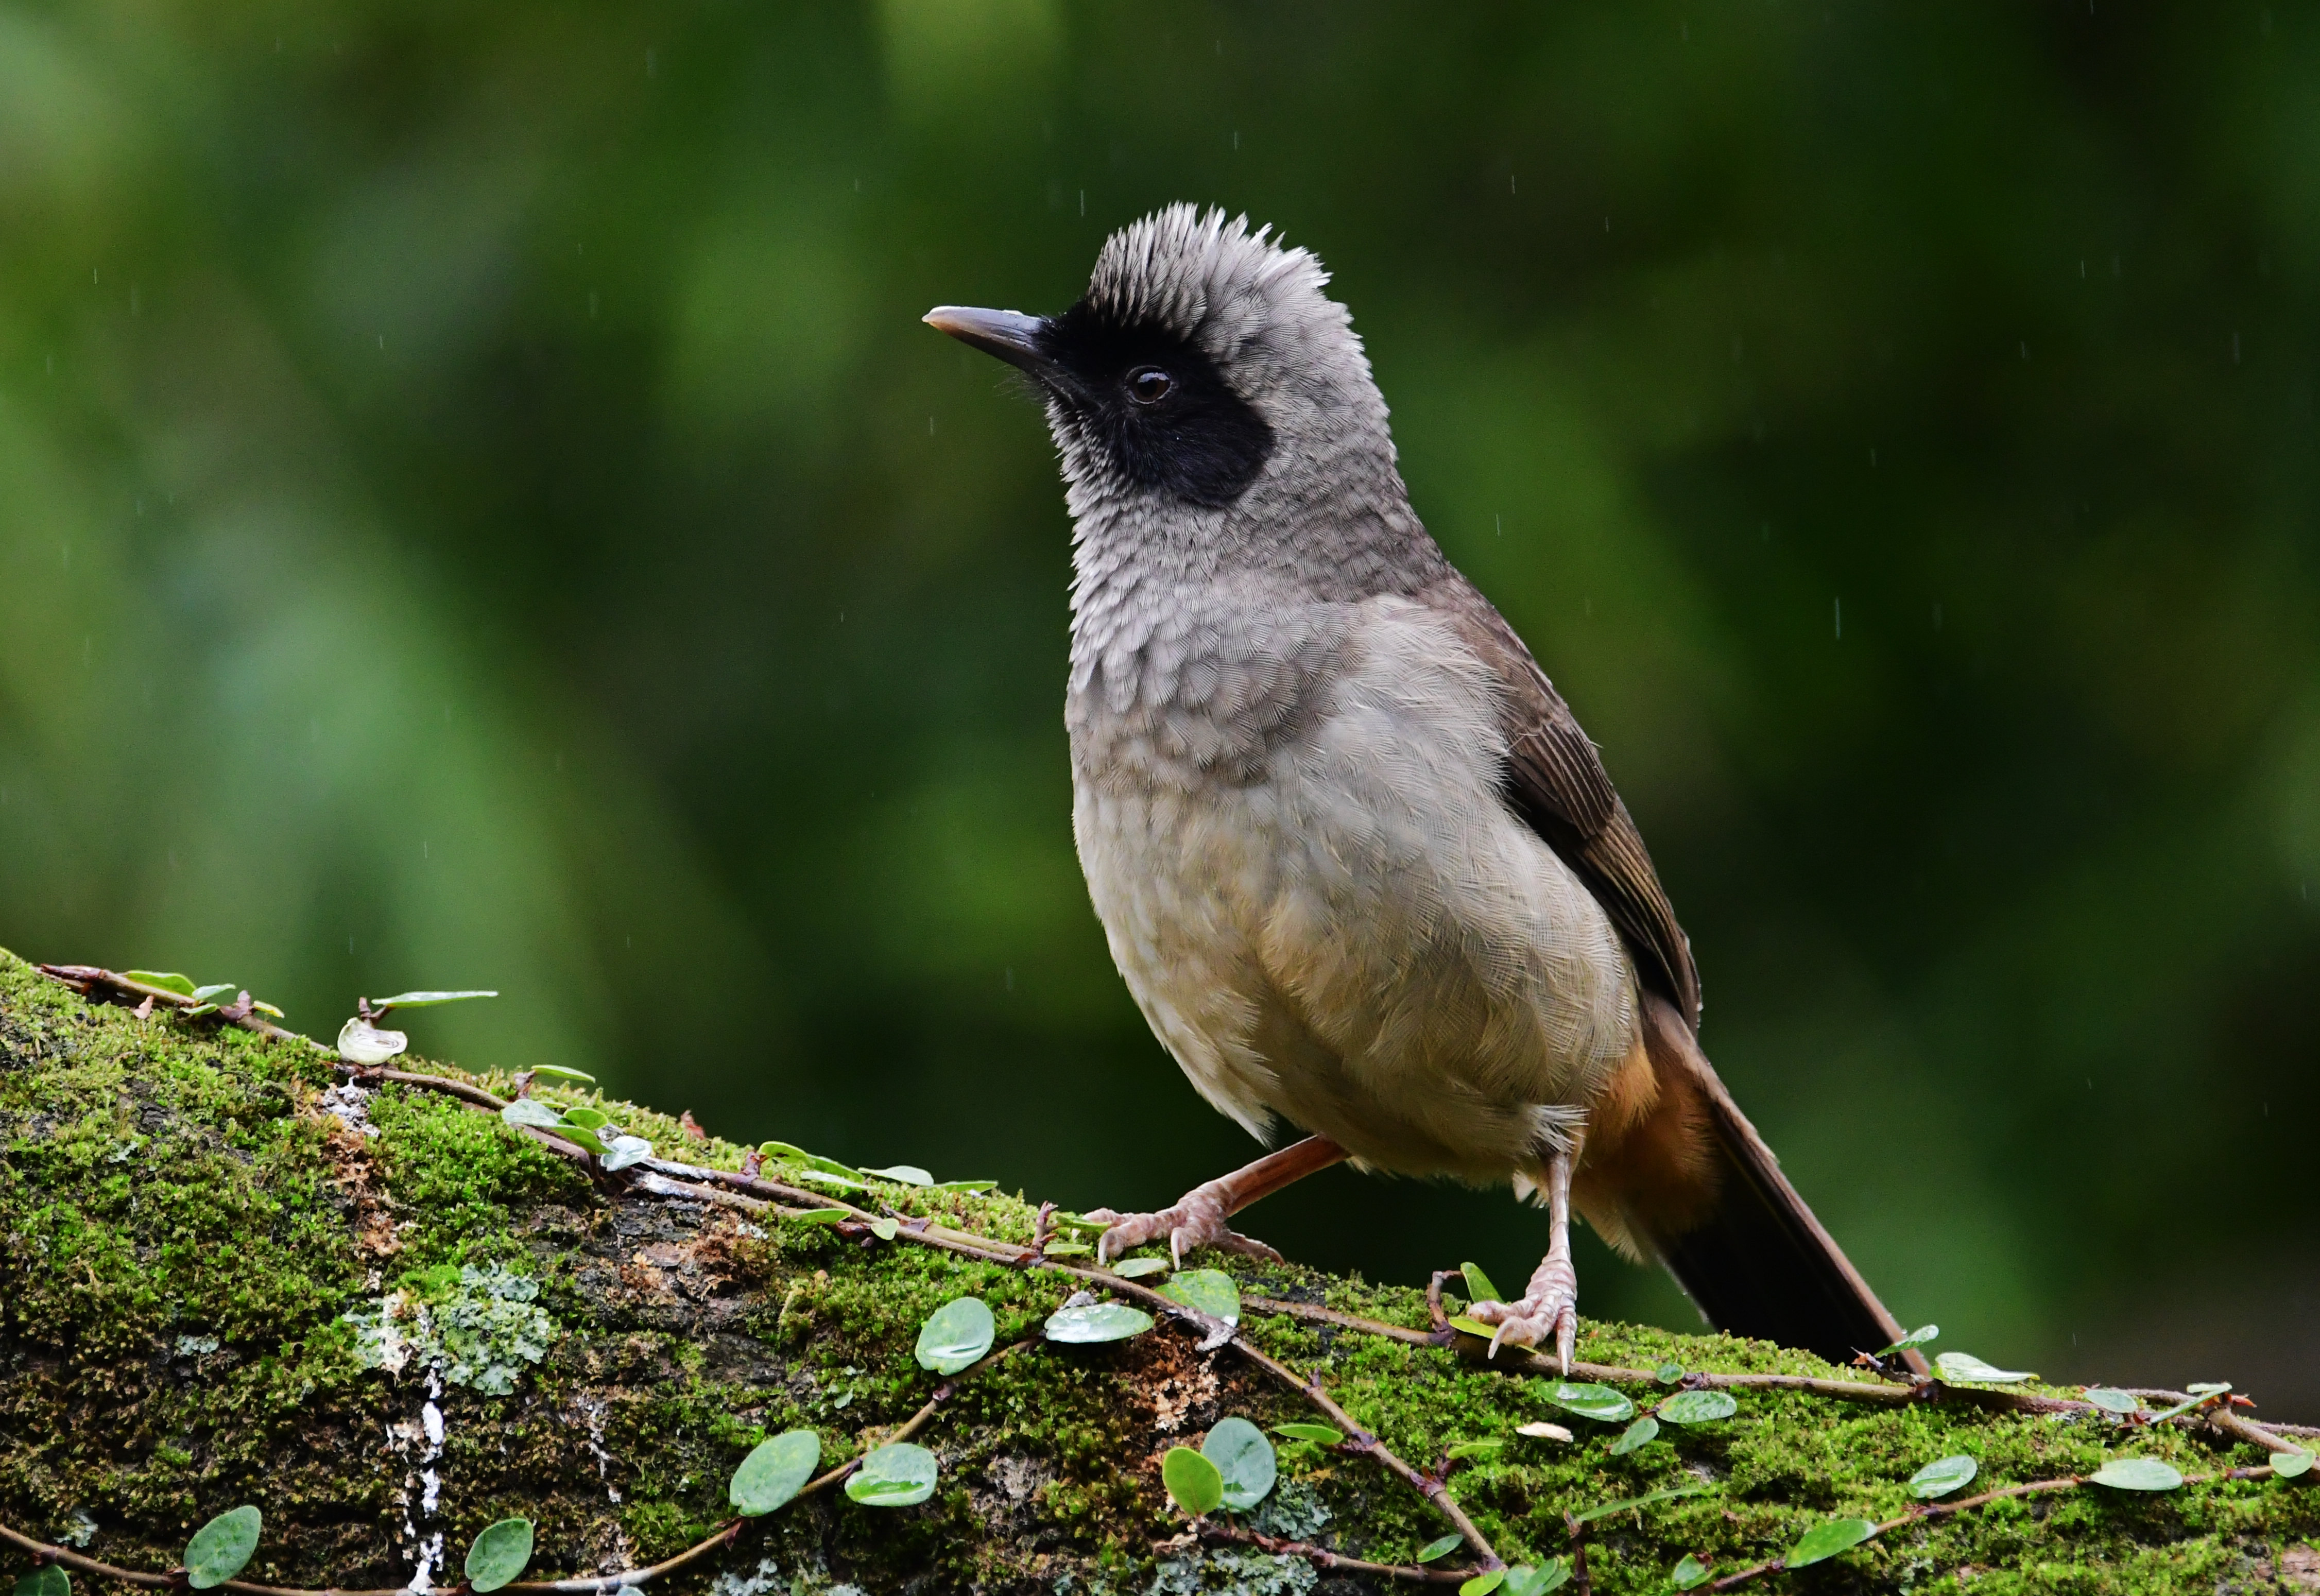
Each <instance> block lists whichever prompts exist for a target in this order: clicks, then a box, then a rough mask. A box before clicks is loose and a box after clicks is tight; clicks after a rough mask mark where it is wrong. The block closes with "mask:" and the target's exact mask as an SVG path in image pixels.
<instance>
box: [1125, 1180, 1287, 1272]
mask: <svg viewBox="0 0 2320 1596" xmlns="http://www.w3.org/2000/svg"><path fill="white" fill-rule="evenodd" d="M1210 1184H1214V1183H1213V1182H1211V1183H1210ZM1087 1217H1088V1218H1089V1219H1091V1220H1101V1222H1102V1223H1103V1224H1104V1225H1105V1227H1106V1229H1105V1230H1104V1233H1103V1234H1102V1235H1101V1236H1100V1237H1098V1238H1096V1244H1095V1257H1096V1262H1097V1263H1099V1264H1109V1263H1110V1262H1111V1261H1112V1260H1113V1259H1114V1258H1117V1257H1119V1256H1123V1255H1125V1254H1126V1253H1128V1252H1129V1251H1130V1250H1132V1249H1133V1248H1136V1247H1142V1246H1143V1245H1144V1244H1145V1243H1146V1242H1147V1241H1157V1240H1159V1239H1160V1238H1162V1237H1164V1236H1165V1237H1166V1238H1168V1255H1169V1256H1170V1257H1172V1258H1174V1260H1175V1262H1176V1266H1177V1267H1178V1268H1180V1269H1181V1268H1183V1266H1184V1255H1185V1254H1186V1253H1188V1252H1192V1251H1194V1250H1195V1249H1197V1248H1200V1247H1215V1248H1217V1249H1218V1250H1219V1252H1228V1253H1246V1254H1247V1255H1248V1256H1250V1257H1253V1258H1265V1259H1269V1260H1271V1261H1272V1262H1273V1263H1275V1264H1278V1263H1280V1262H1281V1255H1280V1254H1279V1253H1277V1252H1275V1251H1273V1249H1272V1248H1271V1247H1267V1246H1265V1245H1264V1243H1263V1242H1262V1241H1259V1240H1257V1239H1256V1238H1255V1237H1254V1236H1244V1235H1242V1234H1241V1233H1240V1232H1239V1231H1237V1230H1236V1229H1232V1228H1231V1227H1230V1226H1228V1225H1227V1224H1226V1223H1225V1218H1226V1214H1225V1204H1224V1198H1223V1196H1222V1195H1221V1194H1220V1193H1219V1192H1212V1191H1210V1189H1209V1187H1208V1186H1195V1187H1194V1188H1193V1189H1192V1190H1191V1191H1189V1192H1185V1193H1184V1194H1183V1196H1182V1197H1180V1198H1178V1199H1177V1200H1176V1202H1174V1203H1173V1204H1172V1205H1170V1206H1169V1207H1166V1208H1164V1209H1162V1210H1160V1211H1158V1212H1157V1213H1115V1212H1113V1211H1111V1210H1110V1209H1108V1208H1092V1209H1090V1210H1089V1211H1088V1212H1087Z"/></svg>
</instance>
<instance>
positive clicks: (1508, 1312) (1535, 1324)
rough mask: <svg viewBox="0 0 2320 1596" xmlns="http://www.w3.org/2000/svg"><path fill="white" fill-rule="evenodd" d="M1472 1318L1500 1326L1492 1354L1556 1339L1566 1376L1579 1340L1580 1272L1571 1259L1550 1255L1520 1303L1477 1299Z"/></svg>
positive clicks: (1472, 1308) (1496, 1354)
mask: <svg viewBox="0 0 2320 1596" xmlns="http://www.w3.org/2000/svg"><path fill="white" fill-rule="evenodd" d="M1466 1315H1467V1317H1468V1318H1470V1319H1479V1320H1481V1321H1482V1323H1483V1324H1486V1325H1496V1326H1497V1327H1498V1329H1497V1331H1496V1333H1495V1334H1493V1335H1492V1336H1491V1351H1490V1356H1492V1357H1496V1356H1499V1348H1500V1346H1502V1345H1503V1346H1508V1347H1536V1346H1537V1345H1538V1344H1539V1343H1540V1342H1542V1341H1544V1340H1545V1339H1546V1338H1548V1337H1549V1336H1553V1337H1554V1356H1556V1357H1557V1358H1558V1359H1560V1360H1561V1361H1562V1364H1563V1375H1564V1376H1565V1377H1566V1378H1568V1377H1569V1375H1570V1374H1571V1355H1572V1349H1573V1348H1574V1347H1575V1346H1576V1345H1577V1343H1578V1340H1579V1272H1578V1271H1577V1270H1576V1269H1574V1268H1572V1265H1571V1260H1570V1259H1569V1258H1557V1257H1550V1258H1548V1259H1547V1260H1546V1262H1545V1263H1544V1264H1541V1265H1539V1266H1538V1272H1537V1273H1536V1274H1533V1275H1532V1276H1531V1277H1530V1290H1529V1292H1527V1293H1526V1294H1525V1295H1524V1297H1523V1299H1522V1301H1519V1302H1477V1303H1475V1304H1473V1306H1472V1307H1470V1308H1468V1309H1467V1310H1466Z"/></svg>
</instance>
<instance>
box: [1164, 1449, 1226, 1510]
mask: <svg viewBox="0 0 2320 1596" xmlns="http://www.w3.org/2000/svg"><path fill="white" fill-rule="evenodd" d="M1160 1483H1162V1484H1163V1485H1165V1486H1166V1487H1167V1488H1168V1496H1169V1499H1170V1500H1171V1501H1174V1503H1175V1504H1176V1505H1177V1506H1178V1507H1180V1508H1182V1509H1183V1510H1184V1511H1186V1512H1187V1513H1189V1514H1191V1515H1192V1517H1193V1518H1195V1519H1198V1518H1201V1516H1203V1515H1204V1514H1208V1513H1213V1512H1215V1511H1216V1510H1218V1509H1219V1508H1220V1507H1222V1506H1223V1505H1224V1501H1225V1477H1224V1474H1223V1472H1222V1471H1221V1470H1219V1468H1218V1467H1217V1465H1215V1464H1213V1463H1211V1462H1210V1461H1209V1460H1208V1459H1207V1458H1205V1457H1203V1456H1201V1455H1200V1454H1199V1453H1197V1452H1195V1451H1193V1450H1192V1448H1191V1447H1190V1446H1171V1447H1169V1448H1168V1455H1167V1456H1165V1457H1164V1458H1162V1459H1161V1460H1160Z"/></svg>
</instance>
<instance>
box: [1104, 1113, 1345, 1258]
mask: <svg viewBox="0 0 2320 1596" xmlns="http://www.w3.org/2000/svg"><path fill="white" fill-rule="evenodd" d="M1345 1156H1346V1149H1345V1148H1343V1147H1339V1146H1338V1145H1337V1143H1336V1142H1333V1141H1331V1140H1330V1139H1329V1138H1328V1137H1326V1136H1309V1137H1307V1138H1305V1139H1304V1140H1303V1141H1300V1142H1299V1143H1297V1144H1296V1145H1295V1146H1294V1147H1283V1148H1282V1149H1281V1151H1279V1152H1277V1153H1269V1154H1267V1155H1266V1156H1264V1157H1262V1158H1259V1159H1258V1160H1257V1161H1256V1162H1255V1163H1254V1164H1251V1165H1247V1166H1246V1168H1242V1169H1236V1170H1234V1171H1233V1172H1232V1173H1231V1174H1228V1175H1224V1176H1222V1177H1220V1178H1219V1179H1217V1180H1212V1181H1210V1182H1208V1183H1205V1184H1203V1185H1198V1186H1194V1187H1193V1188H1192V1190H1191V1191H1189V1192H1185V1193H1184V1194H1183V1196H1182V1197H1180V1198H1178V1199H1177V1200H1176V1202H1175V1203H1174V1205H1173V1206H1171V1207H1168V1208H1164V1209H1162V1210H1161V1211H1159V1212H1157V1213H1115V1212H1113V1211H1111V1210H1110V1209H1108V1208H1092V1209H1090V1210H1089V1211H1088V1213H1087V1217H1088V1218H1089V1219H1092V1220H1102V1221H1103V1222H1104V1223H1105V1224H1106V1225H1108V1226H1109V1227H1110V1228H1109V1229H1106V1230H1105V1231H1104V1233H1103V1234H1102V1235H1101V1237H1099V1238H1097V1239H1096V1244H1095V1256H1096V1262H1097V1263H1099V1264H1108V1263H1110V1261H1111V1260H1112V1259H1114V1258H1116V1257H1118V1256H1120V1255H1121V1254H1122V1253H1125V1252H1127V1251H1128V1249H1129V1248H1130V1247H1142V1246H1143V1245H1144V1244H1145V1243H1146V1242H1147V1241H1156V1240H1158V1239H1159V1238H1161V1237H1163V1236H1165V1237H1166V1238H1168V1251H1169V1254H1170V1256H1173V1257H1174V1259H1175V1260H1176V1265H1177V1267H1179V1268H1182V1267H1183V1263H1184V1254H1185V1253H1186V1252H1187V1251H1188V1250H1190V1249H1192V1248H1193V1247H1219V1248H1221V1249H1222V1250H1223V1251H1226V1252H1230V1253H1247V1254H1249V1255H1250V1256H1253V1257H1259V1258H1270V1259H1272V1260H1273V1262H1274V1263H1276V1264H1277V1263H1279V1262H1280V1261H1281V1255H1280V1254H1279V1253H1277V1252H1274V1251H1273V1249H1272V1248H1271V1247H1267V1246H1265V1245H1264V1243H1263V1242H1262V1241H1259V1240H1257V1239H1256V1238H1254V1237H1250V1236H1243V1235H1242V1234H1241V1233H1240V1232H1239V1231H1237V1230H1235V1229H1230V1228H1229V1227H1228V1226H1227V1225H1226V1224H1225V1221H1226V1220H1228V1219H1230V1218H1231V1217H1232V1216H1233V1215H1235V1214H1237V1213H1238V1212H1239V1211H1241V1210H1242V1209H1244V1208H1246V1207H1247V1206H1248V1205H1249V1204H1250V1203H1252V1202H1255V1201H1256V1200H1257V1199H1258V1198H1260V1197H1270V1196H1271V1195H1272V1194H1273V1192H1278V1191H1279V1190H1281V1188H1282V1187H1283V1186H1285V1185H1288V1184H1289V1183H1291V1182H1292V1181H1300V1180H1302V1179H1304V1178H1305V1177H1306V1176H1307V1175H1309V1174H1312V1173H1313V1172H1314V1171H1316V1170H1319V1169H1327V1168H1328V1167H1329V1165H1332V1164H1336V1163H1337V1162H1339V1161H1340V1160H1342V1159H1343V1158H1344V1157H1345Z"/></svg>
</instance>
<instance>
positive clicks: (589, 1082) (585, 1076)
mask: <svg viewBox="0 0 2320 1596" xmlns="http://www.w3.org/2000/svg"><path fill="white" fill-rule="evenodd" d="M531 1078H532V1079H533V1080H535V1081H568V1082H570V1083H571V1084H574V1085H575V1086H594V1084H596V1077H595V1076H594V1075H590V1074H589V1073H588V1072H587V1071H586V1070H578V1069H566V1068H565V1067H564V1066H562V1065H560V1064H536V1065H534V1066H531Z"/></svg>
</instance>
